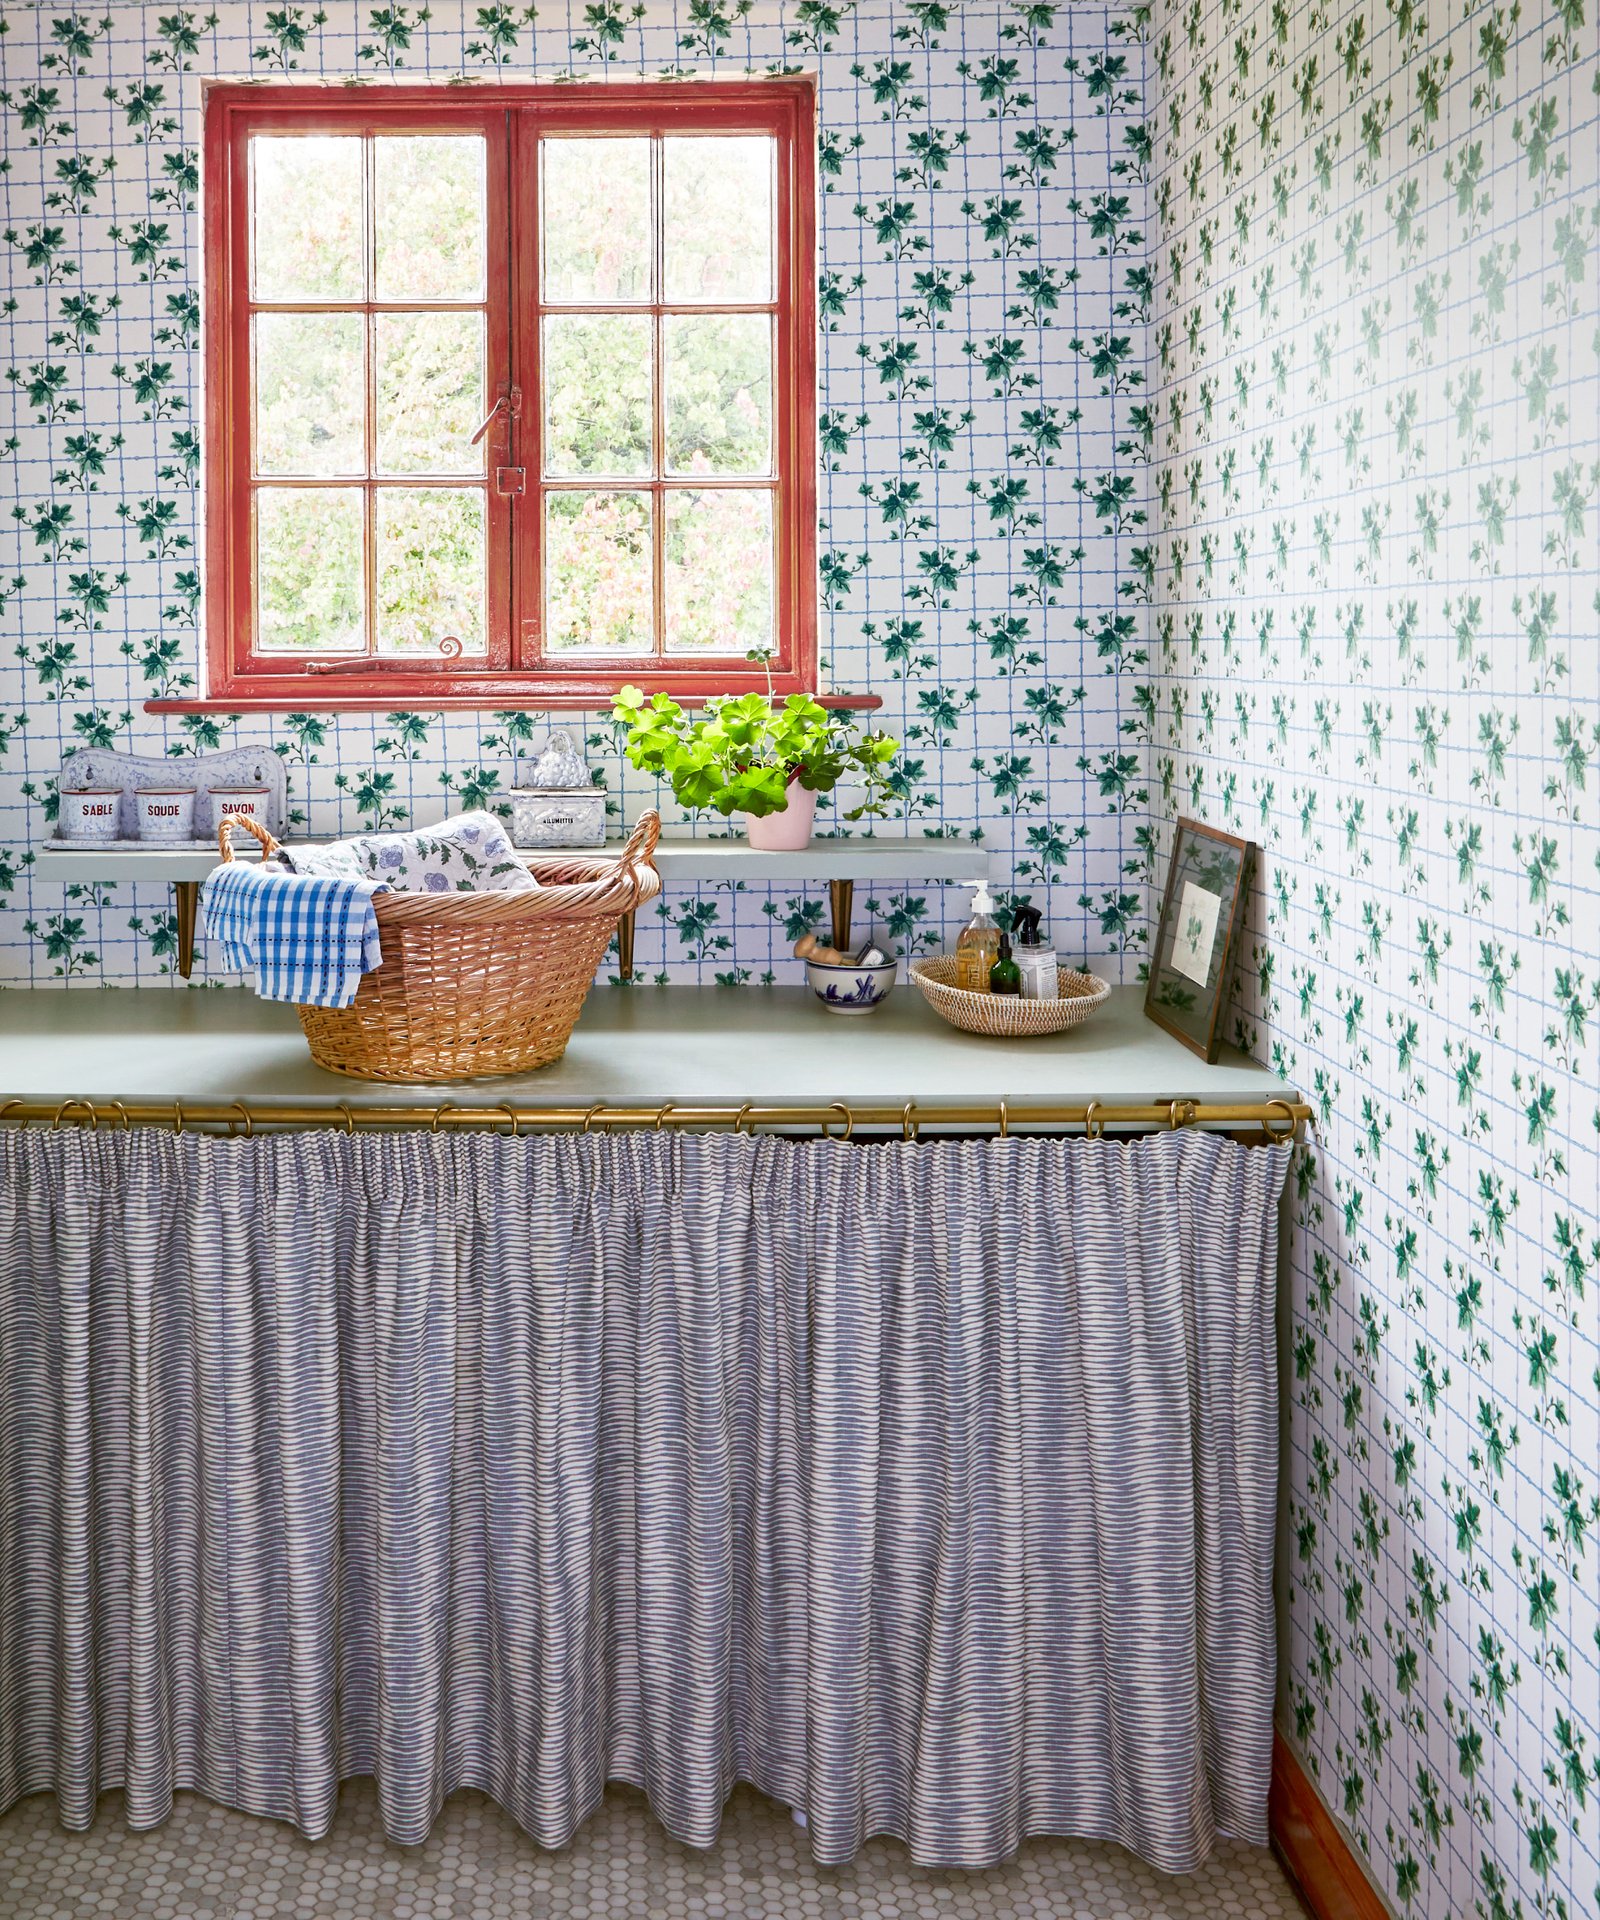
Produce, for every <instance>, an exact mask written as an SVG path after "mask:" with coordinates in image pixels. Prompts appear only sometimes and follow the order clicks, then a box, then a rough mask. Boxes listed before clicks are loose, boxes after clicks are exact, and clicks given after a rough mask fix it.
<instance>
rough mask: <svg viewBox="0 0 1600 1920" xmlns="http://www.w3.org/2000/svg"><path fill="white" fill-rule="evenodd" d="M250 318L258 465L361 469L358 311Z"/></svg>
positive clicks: (267, 469) (298, 470) (316, 474)
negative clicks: (252, 334)
mask: <svg viewBox="0 0 1600 1920" xmlns="http://www.w3.org/2000/svg"><path fill="white" fill-rule="evenodd" d="M254 326H255V349H256V471H257V473H292V474H299V475H303V476H305V477H307V478H320V477H322V476H323V475H328V474H338V473H344V474H350V473H354V474H362V473H365V472H366V470H367V453H366V441H365V438H364V436H363V432H362V424H363V416H364V414H365V410H366V377H365V375H366V368H365V363H364V361H363V359H362V339H361V335H362V327H363V322H362V319H361V316H360V314H358V313H258V314H257V315H256V316H255V321H254Z"/></svg>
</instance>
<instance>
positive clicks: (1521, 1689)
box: [1149, 0, 1600, 1920]
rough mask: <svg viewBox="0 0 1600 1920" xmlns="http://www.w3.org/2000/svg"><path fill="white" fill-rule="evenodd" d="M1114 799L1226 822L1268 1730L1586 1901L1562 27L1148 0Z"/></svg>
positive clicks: (1410, 1838) (1595, 1223)
mask: <svg viewBox="0 0 1600 1920" xmlns="http://www.w3.org/2000/svg"><path fill="white" fill-rule="evenodd" d="M1149 60H1150V65H1149V73H1150V114H1151V121H1152V124H1153V125H1154V126H1155V127H1156V129H1157V138H1156V163H1155V172H1154V178H1153V181H1152V186H1151V236H1150V239H1151V261H1152V264H1153V265H1154V267H1155V271H1156V294H1155V310H1154V313H1153V316H1152V329H1151V335H1152V337H1151V346H1152V356H1153V365H1152V375H1151V384H1152V388H1153V389H1154V393H1155V407H1156V438H1155V456H1156V458H1155V464H1154V468H1153V480H1154V489H1153V498H1152V502H1151V511H1152V519H1153V525H1154V537H1155V544H1156V551H1157V561H1156V582H1155V607H1156V615H1155V631H1154V635H1153V641H1152V647H1153V657H1152V667H1153V668H1154V669H1155V671H1156V675H1157V679H1156V684H1157V688H1158V695H1159V700H1160V711H1159V715H1158V719H1157V724H1156V730H1155V756H1154V762H1153V766H1152V788H1153V793H1154V804H1155V811H1156V814H1157V817H1158V819H1159V820H1160V821H1161V823H1162V831H1163V839H1164V841H1165V839H1166V837H1167V834H1168V823H1169V822H1170V820H1171V818H1172V816H1173V815H1174V814H1176V813H1179V812H1182V813H1188V814H1198V815H1200V816H1201V817H1202V818H1204V819H1207V820H1210V821H1212V822H1213V823H1215V824H1217V825H1220V826H1226V827H1231V828H1232V829H1233V830H1234V831H1236V832H1240V833H1244V834H1248V835H1249V836H1250V837H1251V838H1253V839H1255V840H1257V841H1259V842H1260V843H1261V844H1262V846H1263V849H1264V857H1263V861H1262V871H1261V874H1260V876H1259V879H1258V883H1257V892H1256V898H1255V900H1254V903H1253V915H1252V923H1251V942H1250V952H1249V956H1248V963H1247V966H1246V970H1245V992H1244V997H1243V1002H1242V1008H1241V1012H1242V1025H1243V1028H1244V1030H1245V1033H1246V1035H1247V1037H1248V1039H1249V1041H1250V1043H1251V1044H1252V1045H1253V1046H1254V1047H1255V1049H1256V1050H1257V1051H1258V1052H1259V1054H1260V1055H1261V1057H1262V1058H1264V1059H1269V1060H1271V1061H1272V1062H1273V1063H1274V1064H1275V1065H1276V1066H1277V1067H1278V1068H1279V1069H1280V1070H1281V1071H1282V1072H1283V1073H1284V1074H1285V1075H1286V1076H1287V1077H1288V1078H1289V1079H1290V1080H1292V1081H1293V1082H1294V1083H1295V1084H1296V1085H1298V1086H1300V1087H1302V1088H1304V1089H1305V1090H1306V1092H1307V1093H1308V1094H1309V1095H1310V1097H1311V1098H1312V1099H1313V1100H1314V1101H1315V1103H1316V1105H1317V1107H1318V1109H1319V1112H1320V1115H1321V1124H1320V1130H1321V1138H1320V1141H1319V1142H1318V1144H1317V1147H1316V1149H1315V1152H1314V1154H1313V1155H1312V1156H1310V1157H1308V1159H1307V1161H1306V1163H1305V1166H1304V1168H1303V1170H1302V1171H1303V1175H1304V1178H1303V1181H1302V1183H1301V1185H1300V1188H1299V1190H1298V1192H1297V1195H1296V1208H1295V1212H1296V1229H1295V1249H1294V1261H1293V1269H1294V1289H1293V1299H1292V1337H1291V1367H1290V1378H1289V1381H1288V1391H1289V1394H1290V1396H1291V1415H1292V1436H1293V1446H1292V1454H1291V1460H1290V1475H1291V1515H1290V1521H1291V1526H1290V1535H1289V1548H1288V1555H1287V1565H1286V1577H1287V1580H1288V1585H1289V1598H1290V1609H1289V1618H1290V1622H1291V1632H1290V1637H1289V1640H1288V1643H1287V1646H1286V1649H1285V1652H1286V1659H1285V1676H1284V1678H1285V1689H1286V1699H1285V1706H1286V1715H1285V1720H1286V1724H1287V1725H1288V1726H1289V1727H1291V1728H1292V1729H1293V1731H1294V1732H1295V1734H1296V1735H1297V1736H1298V1738H1299V1740H1300V1742H1301V1744H1302V1746H1303V1747H1304V1749H1305V1751H1306V1753H1307V1754H1308V1755H1309V1757H1310V1759H1311V1761H1312V1763H1313V1764H1314V1767H1315V1769H1316V1773H1317V1776H1318V1779H1319V1781H1320V1784H1321V1786H1322V1789H1323V1791H1324V1793H1325V1794H1326V1795H1327V1796H1328V1797H1329V1798H1330V1799H1331V1801H1332V1802H1333V1804H1334V1805H1335V1807H1337V1808H1339V1809H1341V1810H1342V1812H1343V1814H1344V1815H1345V1817H1347V1818H1348V1820H1349V1823H1350V1826H1351V1828H1352V1830H1353V1832H1354V1833H1355V1834H1356V1835H1357V1836H1358V1838H1359V1841H1360V1844H1361V1846H1362V1847H1363V1848H1364V1849H1365V1851H1366V1853H1367V1855H1368V1856H1369V1858H1370V1861H1371V1864H1372V1869H1373V1873H1374V1876H1375V1878H1376V1879H1377V1881H1378V1883H1379V1885H1380V1886H1381V1887H1383V1888H1384V1890H1385V1891H1386V1893H1387V1894H1388V1896H1389V1897H1390V1899H1391V1900H1392V1901H1393V1903H1394V1905H1395V1907H1396V1908H1397V1909H1398V1910H1400V1911H1403V1912H1407V1913H1411V1914H1416V1915H1425V1916H1427V1917H1428V1920H1456V1917H1457V1916H1468V1915H1479V1916H1483V1920H1514V1917H1515V1916H1520V1917H1521V1920H1534V1916H1536V1915H1538V1916H1543V1917H1544V1920H1558V1916H1562V1917H1564V1920H1578V1917H1579V1916H1580V1915H1581V1916H1587V1917H1588V1920H1594V1916H1595V1915H1596V1914H1597V1913H1600V1642H1597V1638H1596V1636H1597V1632H1600V1537H1597V1536H1600V1504H1597V1497H1600V1160H1597V1144H1600V1136H1597V1127H1600V1110H1597V1109H1600V871H1597V859H1600V831H1597V826H1596V822H1597V820H1600V647H1597V644H1596V635H1597V627H1600V622H1597V614H1600V604H1597V587H1600V512H1597V507H1596V501H1597V496H1600V297H1597V296H1600V97H1597V92H1596V89H1597V86H1600V29H1597V26H1596V23H1595V19H1594V13H1593V7H1592V6H1588V7H1587V8H1586V7H1585V5H1584V4H1583V3H1582V0H1566V3H1565V4H1562V5H1547V4H1544V3H1543V0H1522V4H1521V5H1520V6H1518V5H1516V4H1504V5H1495V4H1481V3H1478V4H1474V3H1473V0H1468V3H1467V4H1465V5H1463V4H1452V5H1449V6H1445V5H1441V4H1437V3H1436V0H1435V3H1433V4H1427V3H1426V0H1425V3H1424V4H1421V5H1417V4H1413V0H1354V3H1352V0H1333V4H1329V5H1302V4H1292V5H1291V4H1284V0H1244V3H1243V4H1239V0H1231V3H1228V4H1214V3H1213V0H1194V3H1193V4H1180V3H1179V0H1158V4H1157V5H1156V7H1155V9H1154V13H1153V17H1152V19H1151V22H1150V45H1149Z"/></svg>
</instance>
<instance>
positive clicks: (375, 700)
mask: <svg viewBox="0 0 1600 1920" xmlns="http://www.w3.org/2000/svg"><path fill="white" fill-rule="evenodd" d="M780 692H781V689H780ZM814 697H815V699H816V701H817V703H818V705H819V706H824V707H827V708H828V709H829V710H830V711H831V712H834V713H876V712H877V710H878V709H879V708H880V707H881V706H882V705H883V701H882V699H881V697H880V696H879V695H878V694H875V693H819V694H817V695H815V696H814ZM673 698H674V699H675V700H677V702H678V704H679V705H680V706H684V707H703V706H704V705H705V703H706V701H707V700H717V699H721V698H722V695H721V694H718V693H716V692H708V693H677V694H674V695H673ZM612 699H613V696H612V695H611V694H609V693H576V692H574V693H559V692H556V691H554V690H539V691H534V692H519V693H515V694H510V693H506V694H482V693H439V694H416V693H406V694H402V693H399V692H398V691H397V692H395V693H390V694H382V693H356V694H349V693H347V694H343V695H340V696H336V697H333V698H328V697H325V696H324V695H322V694H321V693H320V692H318V693H307V692H297V693H279V694H249V695H241V696H240V697H238V698H237V699H233V700H227V699H209V698H205V699H202V698H195V699H189V700H146V701H145V702H144V711H145V712H146V713H227V714H240V715H242V714H247V713H517V712H524V711H528V712H546V711H548V712H561V713H609V712H610V711H611V703H612Z"/></svg>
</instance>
